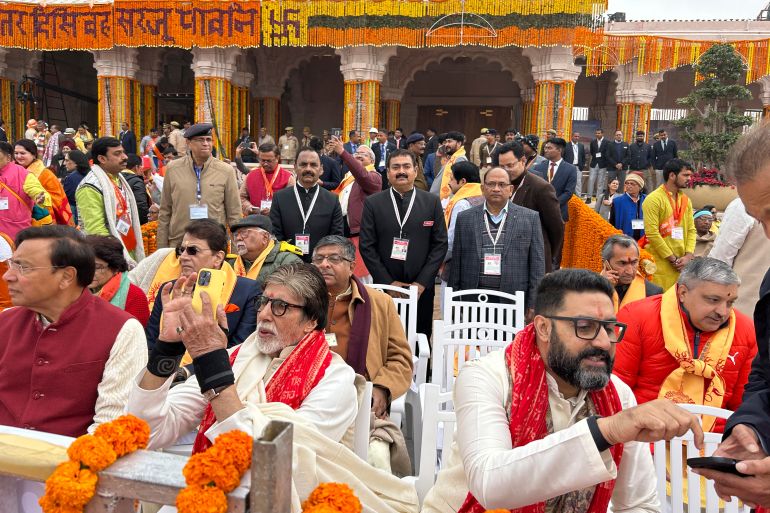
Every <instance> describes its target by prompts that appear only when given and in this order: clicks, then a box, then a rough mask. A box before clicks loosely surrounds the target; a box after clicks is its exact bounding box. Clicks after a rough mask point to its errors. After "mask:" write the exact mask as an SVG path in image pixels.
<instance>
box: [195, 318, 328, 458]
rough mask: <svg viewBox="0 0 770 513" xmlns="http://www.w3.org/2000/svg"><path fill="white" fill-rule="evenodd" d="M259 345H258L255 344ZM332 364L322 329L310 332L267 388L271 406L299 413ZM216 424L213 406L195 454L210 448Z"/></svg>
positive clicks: (200, 431) (203, 423)
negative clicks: (212, 430)
mask: <svg viewBox="0 0 770 513" xmlns="http://www.w3.org/2000/svg"><path fill="white" fill-rule="evenodd" d="M255 343H256V342H255ZM240 348H241V346H238V347H236V348H235V350H234V351H233V352H232V354H230V366H231V367H232V365H233V363H235V358H236V357H237V356H238V351H239V350H240ZM331 362H332V353H331V351H330V350H329V343H328V342H326V336H325V335H324V332H323V330H316V331H311V332H310V333H308V334H307V335H305V337H304V338H303V339H302V340H300V341H299V343H298V344H297V347H295V348H294V349H293V350H292V352H291V353H290V354H289V356H288V357H287V358H286V359H285V360H284V361H283V363H281V365H280V367H278V370H276V371H275V374H273V376H272V377H271V378H270V381H268V383H267V385H266V386H265V395H266V398H267V402H269V403H283V404H285V405H287V406H290V407H291V408H292V409H293V410H296V409H297V408H299V407H300V406H302V402H303V401H304V400H305V398H307V396H308V395H309V394H310V392H311V391H312V390H313V389H314V388H315V387H316V386H317V385H318V383H319V382H320V381H321V378H323V377H324V374H325V373H326V369H327V368H328V367H329V365H330V364H331ZM216 421H217V418H216V415H214V410H213V409H212V408H211V404H209V405H207V406H206V410H205V411H204V413H203V420H201V425H200V427H199V428H198V436H196V437H195V443H194V444H193V451H192V452H193V454H197V453H199V452H203V451H205V450H206V449H208V448H209V447H211V442H210V441H209V439H208V438H206V435H205V433H206V431H208V429H209V428H210V427H211V426H213V425H214V423H215V422H216Z"/></svg>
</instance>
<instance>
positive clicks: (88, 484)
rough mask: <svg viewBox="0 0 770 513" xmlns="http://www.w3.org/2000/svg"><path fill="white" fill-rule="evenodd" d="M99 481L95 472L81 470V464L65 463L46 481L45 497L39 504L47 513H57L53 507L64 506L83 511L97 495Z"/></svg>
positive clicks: (75, 462)
mask: <svg viewBox="0 0 770 513" xmlns="http://www.w3.org/2000/svg"><path fill="white" fill-rule="evenodd" d="M98 479H99V477H98V475H97V474H96V473H95V472H91V471H90V470H88V469H86V468H83V469H81V468H80V463H79V462H77V461H65V462H64V463H61V464H59V466H58V467H56V470H54V471H53V474H51V475H50V476H49V477H48V479H47V480H46V482H45V495H44V496H43V497H41V498H40V501H39V504H40V506H41V507H44V508H46V509H44V512H45V513H52V512H54V511H57V510H56V509H51V508H52V507H55V508H59V507H62V506H67V507H71V508H80V509H81V510H82V509H83V508H84V507H85V505H86V504H88V501H90V500H91V498H92V497H93V496H94V493H96V482H97V481H98Z"/></svg>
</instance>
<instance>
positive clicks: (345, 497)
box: [302, 483, 361, 513]
mask: <svg viewBox="0 0 770 513" xmlns="http://www.w3.org/2000/svg"><path fill="white" fill-rule="evenodd" d="M302 512H303V513H327V512H339V513H361V501H359V500H358V497H356V495H355V493H353V490H352V489H351V488H350V487H349V486H348V485H346V484H345V483H321V484H320V485H318V486H317V487H316V489H315V490H313V491H312V492H311V493H310V495H309V496H308V498H307V500H305V501H304V502H303V503H302Z"/></svg>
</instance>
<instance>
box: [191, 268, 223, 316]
mask: <svg viewBox="0 0 770 513" xmlns="http://www.w3.org/2000/svg"><path fill="white" fill-rule="evenodd" d="M224 288H225V272H224V271H221V270H219V269H201V270H200V271H198V279H197V280H196V282H195V289H194V290H193V296H192V307H193V309H194V310H195V311H196V312H198V313H202V310H203V302H202V301H201V292H204V291H205V292H206V293H207V294H208V295H209V299H210V300H211V314H212V316H213V317H214V319H216V318H217V303H218V302H219V298H220V297H221V296H222V289H224Z"/></svg>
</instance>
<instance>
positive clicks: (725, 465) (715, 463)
mask: <svg viewBox="0 0 770 513" xmlns="http://www.w3.org/2000/svg"><path fill="white" fill-rule="evenodd" d="M736 463H738V460H734V459H732V458H720V457H718V456H708V457H705V458H687V465H688V466H690V467H692V468H705V469H709V470H716V471H717V472H725V473H727V474H733V475H736V476H739V477H749V476H748V474H743V473H741V472H738V469H736V468H735V464H736Z"/></svg>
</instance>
